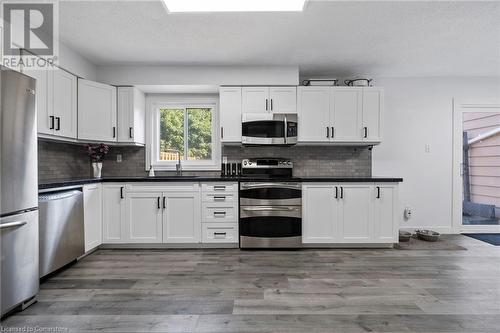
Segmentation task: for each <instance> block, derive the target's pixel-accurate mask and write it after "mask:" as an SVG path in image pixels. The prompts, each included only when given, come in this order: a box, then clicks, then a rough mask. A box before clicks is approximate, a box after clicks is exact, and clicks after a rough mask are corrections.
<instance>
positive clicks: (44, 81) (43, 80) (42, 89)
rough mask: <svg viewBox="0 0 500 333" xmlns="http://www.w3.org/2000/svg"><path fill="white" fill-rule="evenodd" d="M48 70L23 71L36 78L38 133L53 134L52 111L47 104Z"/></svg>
mask: <svg viewBox="0 0 500 333" xmlns="http://www.w3.org/2000/svg"><path fill="white" fill-rule="evenodd" d="M49 72H50V71H48V70H38V71H35V70H25V71H24V72H23V73H24V74H26V75H29V76H31V77H32V78H34V79H35V80H36V95H35V99H36V112H37V119H38V133H40V134H54V129H53V124H54V123H53V121H54V120H53V119H52V116H53V113H52V110H49V108H48V105H47V96H48V90H47V88H48V84H49Z"/></svg>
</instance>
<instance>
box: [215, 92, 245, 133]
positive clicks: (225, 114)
mask: <svg viewBox="0 0 500 333" xmlns="http://www.w3.org/2000/svg"><path fill="white" fill-rule="evenodd" d="M219 94H220V95H219V96H220V103H219V114H220V131H221V133H220V137H221V142H241V88H240V87H223V88H221V89H220V92H219Z"/></svg>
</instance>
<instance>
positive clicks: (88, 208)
mask: <svg viewBox="0 0 500 333" xmlns="http://www.w3.org/2000/svg"><path fill="white" fill-rule="evenodd" d="M83 225H84V235H85V252H88V251H90V250H92V249H94V248H96V247H97V246H99V245H101V243H102V192H101V184H90V185H85V186H84V187H83Z"/></svg>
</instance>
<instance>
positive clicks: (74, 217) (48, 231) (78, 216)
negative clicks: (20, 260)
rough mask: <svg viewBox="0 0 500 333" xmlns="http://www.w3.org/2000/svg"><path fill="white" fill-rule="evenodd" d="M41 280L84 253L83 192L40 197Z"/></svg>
mask: <svg viewBox="0 0 500 333" xmlns="http://www.w3.org/2000/svg"><path fill="white" fill-rule="evenodd" d="M38 206H39V218H40V220H39V223H40V227H39V236H40V237H39V239H40V277H43V276H45V275H47V274H50V273H52V272H54V271H55V270H57V269H59V268H61V267H63V266H64V265H66V264H68V263H70V262H72V261H74V260H75V259H76V258H78V257H80V256H81V255H83V254H84V253H85V244H84V241H85V240H84V231H83V193H82V191H80V190H69V191H62V192H51V193H44V194H40V195H39V196H38Z"/></svg>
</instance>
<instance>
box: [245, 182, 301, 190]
mask: <svg viewBox="0 0 500 333" xmlns="http://www.w3.org/2000/svg"><path fill="white" fill-rule="evenodd" d="M266 187H272V188H288V189H293V190H295V189H297V190H300V189H301V185H300V184H296V185H294V184H283V183H260V184H242V185H241V189H242V190H245V189H254V188H266Z"/></svg>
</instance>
